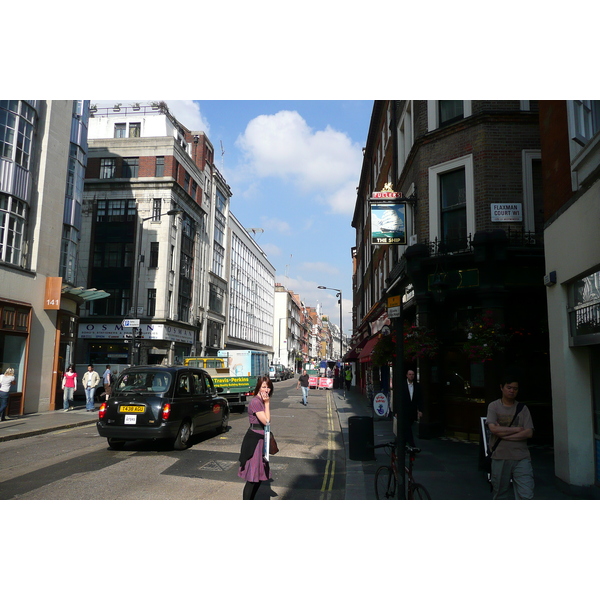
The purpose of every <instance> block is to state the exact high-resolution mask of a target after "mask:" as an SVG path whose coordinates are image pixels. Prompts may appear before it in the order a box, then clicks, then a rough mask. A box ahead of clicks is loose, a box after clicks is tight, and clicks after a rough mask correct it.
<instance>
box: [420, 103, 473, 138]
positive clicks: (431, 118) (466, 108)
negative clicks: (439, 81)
mask: <svg viewBox="0 0 600 600" xmlns="http://www.w3.org/2000/svg"><path fill="white" fill-rule="evenodd" d="M471 114H472V112H471V100H427V131H433V130H434V129H438V128H440V127H445V126H446V125H451V124H452V123H456V122H458V121H460V120H461V119H466V118H467V117H470V116H471Z"/></svg>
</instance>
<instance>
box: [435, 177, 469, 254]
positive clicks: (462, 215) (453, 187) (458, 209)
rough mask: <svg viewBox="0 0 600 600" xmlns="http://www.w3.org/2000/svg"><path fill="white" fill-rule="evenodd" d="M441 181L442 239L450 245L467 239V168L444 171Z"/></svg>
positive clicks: (452, 245)
mask: <svg viewBox="0 0 600 600" xmlns="http://www.w3.org/2000/svg"><path fill="white" fill-rule="evenodd" d="M439 182H440V188H439V189H440V203H441V206H440V212H441V217H442V221H441V233H442V236H441V237H442V241H443V242H445V243H446V244H448V245H449V246H450V247H454V246H455V245H456V244H458V245H460V243H461V242H460V241H461V240H463V241H464V240H466V239H467V202H466V200H467V190H466V183H465V170H464V169H458V170H456V171H450V172H449V173H443V174H441V175H440V176H439Z"/></svg>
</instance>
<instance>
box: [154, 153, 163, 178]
mask: <svg viewBox="0 0 600 600" xmlns="http://www.w3.org/2000/svg"><path fill="white" fill-rule="evenodd" d="M164 174H165V157H164V156H157V157H156V165H155V168H154V176H155V177H163V176H164Z"/></svg>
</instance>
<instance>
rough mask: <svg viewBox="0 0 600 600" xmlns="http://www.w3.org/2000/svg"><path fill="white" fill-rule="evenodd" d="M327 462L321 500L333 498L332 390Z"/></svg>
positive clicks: (333, 436)
mask: <svg viewBox="0 0 600 600" xmlns="http://www.w3.org/2000/svg"><path fill="white" fill-rule="evenodd" d="M326 397H327V429H328V434H327V463H326V464H325V474H324V475H323V485H321V496H320V499H321V500H331V492H332V491H333V483H334V480H335V449H336V448H335V430H334V415H335V411H334V410H333V398H332V395H331V390H327V394H326Z"/></svg>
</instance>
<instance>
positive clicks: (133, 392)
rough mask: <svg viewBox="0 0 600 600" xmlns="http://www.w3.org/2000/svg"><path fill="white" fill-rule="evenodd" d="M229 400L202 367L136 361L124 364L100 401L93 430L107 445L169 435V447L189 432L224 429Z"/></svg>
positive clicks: (187, 439) (182, 442) (180, 444)
mask: <svg viewBox="0 0 600 600" xmlns="http://www.w3.org/2000/svg"><path fill="white" fill-rule="evenodd" d="M228 423H229V404H228V402H227V400H226V399H225V398H221V397H220V396H219V395H218V393H217V390H216V389H215V387H214V385H213V382H212V379H211V377H210V375H209V374H208V373H207V372H206V371H205V370H204V369H198V368H193V367H160V366H153V365H148V366H139V367H130V368H128V369H125V370H124V371H123V372H122V373H121V374H120V375H119V378H118V379H117V383H116V385H115V386H113V393H112V395H111V396H110V398H109V399H108V400H107V401H106V402H104V403H103V404H102V405H101V406H100V410H99V412H98V422H97V427H98V433H99V434H100V435H101V436H102V437H105V438H107V441H108V445H109V446H110V447H111V448H113V449H119V448H122V447H123V446H124V445H125V442H127V441H132V440H159V439H172V440H173V448H174V449H175V450H184V449H185V448H187V447H189V445H190V443H191V437H192V435H194V434H196V433H200V432H204V431H208V430H212V429H215V430H217V431H218V432H224V431H226V430H227V425H228Z"/></svg>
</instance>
